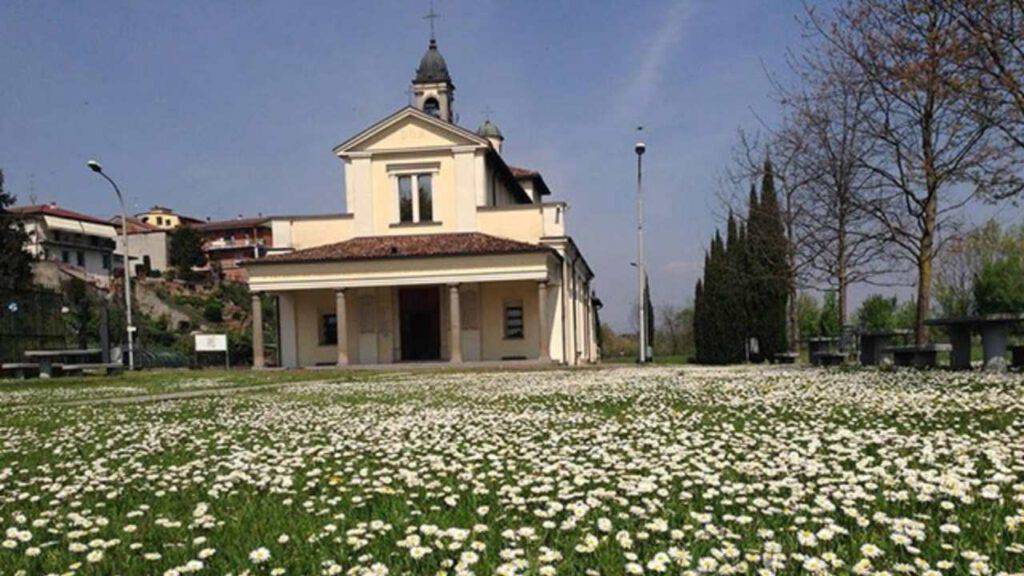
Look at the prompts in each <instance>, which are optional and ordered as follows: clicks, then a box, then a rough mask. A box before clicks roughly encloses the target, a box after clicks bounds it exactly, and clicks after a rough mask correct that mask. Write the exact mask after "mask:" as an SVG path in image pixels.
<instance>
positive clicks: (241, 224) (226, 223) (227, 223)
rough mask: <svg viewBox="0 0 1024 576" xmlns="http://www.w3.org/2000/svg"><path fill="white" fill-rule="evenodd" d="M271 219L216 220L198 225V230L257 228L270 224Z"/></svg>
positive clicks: (260, 217)
mask: <svg viewBox="0 0 1024 576" xmlns="http://www.w3.org/2000/svg"><path fill="white" fill-rule="evenodd" d="M269 221H270V219H269V218H267V217H265V216H258V217H256V218H234V219H231V220H214V221H213V222H203V223H201V224H196V226H195V228H196V230H199V231H200V232H213V231H216V230H234V229H237V228H255V227H258V226H262V225H263V224H267V223H269Z"/></svg>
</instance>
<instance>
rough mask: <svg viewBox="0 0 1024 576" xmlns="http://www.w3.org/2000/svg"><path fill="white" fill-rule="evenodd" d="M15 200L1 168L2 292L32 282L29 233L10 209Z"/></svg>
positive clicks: (22, 287)
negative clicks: (5, 186)
mask: <svg viewBox="0 0 1024 576" xmlns="http://www.w3.org/2000/svg"><path fill="white" fill-rule="evenodd" d="M14 201H15V198H14V196H13V195H11V194H8V193H7V192H6V191H5V190H4V173H3V170H0V294H5V293H11V292H14V291H16V290H23V289H25V288H28V287H29V286H30V285H31V284H32V255H31V254H29V253H28V252H26V251H25V246H26V245H27V244H28V241H29V238H28V234H27V233H26V232H25V229H24V228H23V227H22V225H21V221H20V218H18V215H16V214H14V213H12V212H10V211H9V210H8V208H9V207H11V206H13V205H14Z"/></svg>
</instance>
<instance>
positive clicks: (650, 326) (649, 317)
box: [644, 274, 654, 361]
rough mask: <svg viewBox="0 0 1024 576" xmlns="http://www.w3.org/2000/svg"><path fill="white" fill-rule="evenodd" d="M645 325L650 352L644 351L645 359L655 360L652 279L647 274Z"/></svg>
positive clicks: (646, 340) (645, 280) (645, 279)
mask: <svg viewBox="0 0 1024 576" xmlns="http://www.w3.org/2000/svg"><path fill="white" fill-rule="evenodd" d="M644 323H645V324H647V326H645V327H644V328H645V329H646V330H647V335H646V338H645V340H644V341H645V342H647V348H648V350H644V359H645V360H647V361H650V360H653V359H654V304H653V303H651V279H650V277H649V276H647V275H646V274H645V275H644Z"/></svg>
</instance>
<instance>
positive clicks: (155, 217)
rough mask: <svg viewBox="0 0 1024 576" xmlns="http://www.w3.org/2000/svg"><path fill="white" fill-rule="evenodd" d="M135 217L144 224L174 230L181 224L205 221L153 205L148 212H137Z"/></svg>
mask: <svg viewBox="0 0 1024 576" xmlns="http://www.w3.org/2000/svg"><path fill="white" fill-rule="evenodd" d="M135 217H136V218H137V219H138V220H139V221H140V222H142V223H143V224H149V225H150V226H153V227H154V228H159V229H161V230H174V229H175V228H177V227H178V226H181V225H188V224H202V223H203V221H202V220H199V219H198V218H190V217H188V216H183V215H181V214H178V213H176V212H175V211H174V210H171V209H170V208H167V207H165V206H153V207H152V208H150V209H149V210H147V211H146V212H140V213H139V214H136V215H135Z"/></svg>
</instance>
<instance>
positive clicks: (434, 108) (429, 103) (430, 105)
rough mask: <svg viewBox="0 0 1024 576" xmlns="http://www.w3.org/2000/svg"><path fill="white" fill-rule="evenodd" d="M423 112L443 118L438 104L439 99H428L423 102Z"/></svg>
mask: <svg viewBox="0 0 1024 576" xmlns="http://www.w3.org/2000/svg"><path fill="white" fill-rule="evenodd" d="M423 111H424V112H426V113H427V114H430V115H431V116H437V117H438V118H440V117H441V105H440V104H438V102H437V98H427V99H426V100H425V101H424V102H423Z"/></svg>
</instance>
